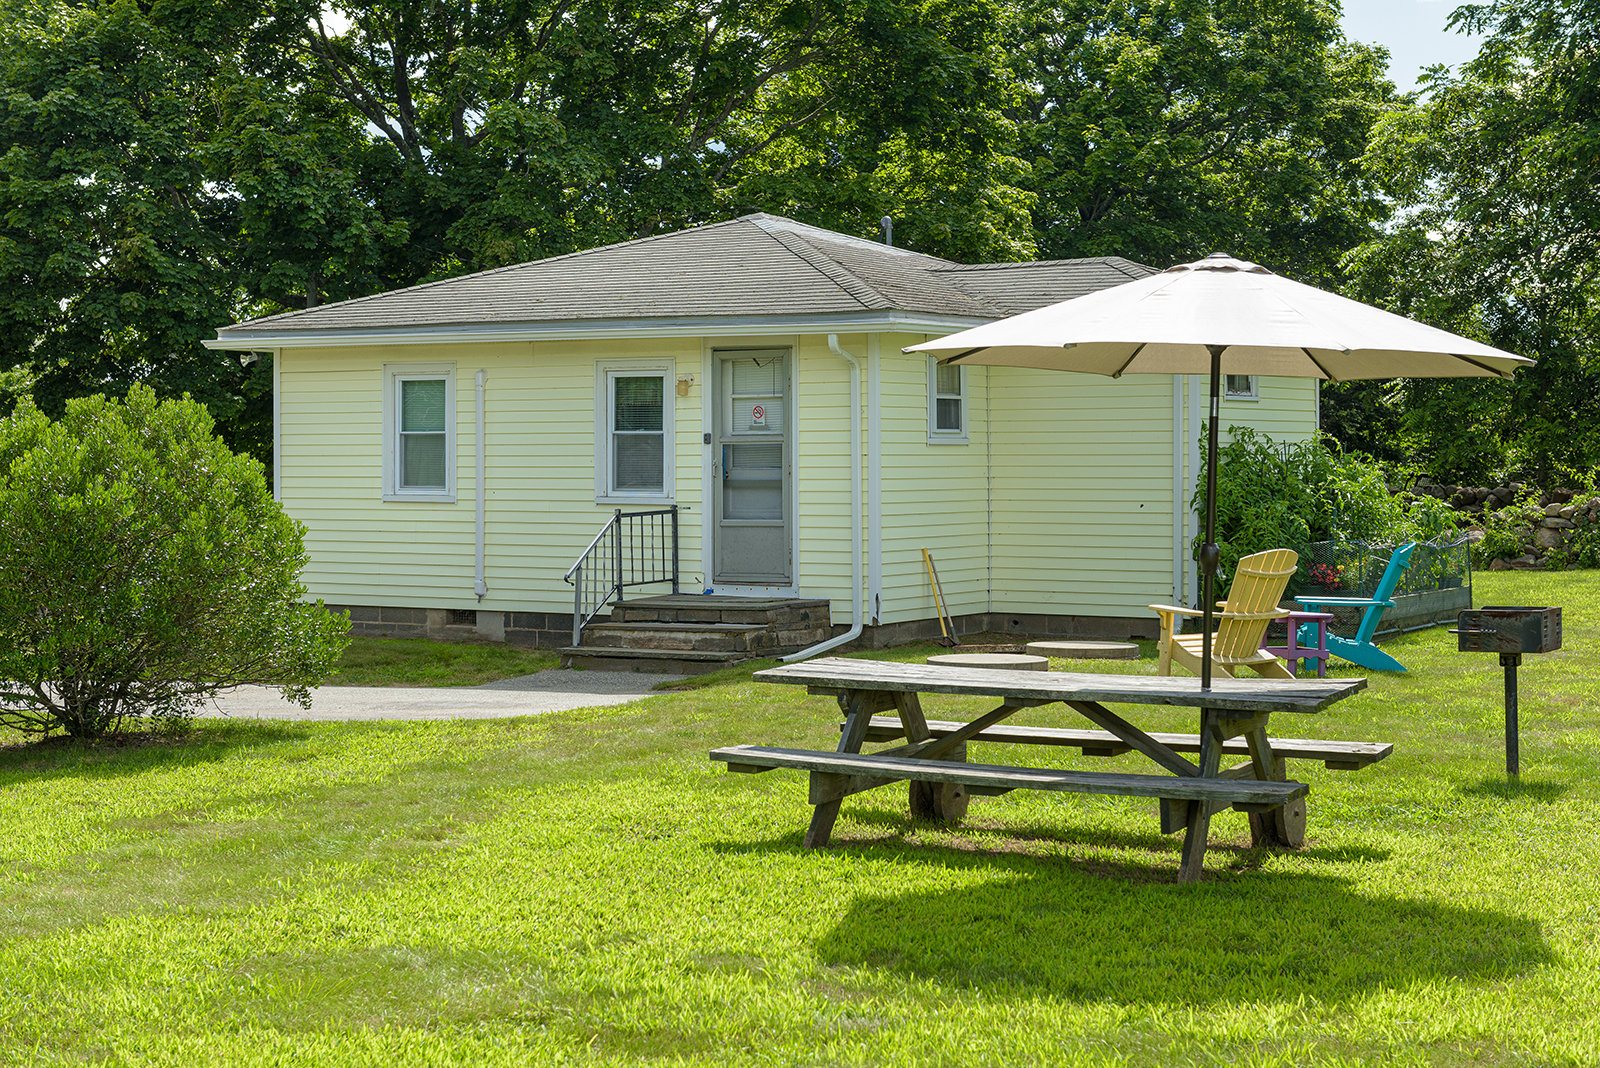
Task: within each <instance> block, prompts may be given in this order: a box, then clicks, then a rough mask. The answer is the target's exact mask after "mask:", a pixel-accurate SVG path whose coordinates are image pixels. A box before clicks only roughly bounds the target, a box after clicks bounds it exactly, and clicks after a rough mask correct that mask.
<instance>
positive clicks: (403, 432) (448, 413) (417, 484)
mask: <svg viewBox="0 0 1600 1068" xmlns="http://www.w3.org/2000/svg"><path fill="white" fill-rule="evenodd" d="M383 377H384V390H383V439H384V441H383V499H384V500H386V501H435V502H451V501H454V500H455V499H456V464H455V455H456V420H455V410H456V368H455V364H453V363H436V364H405V363H386V364H384V365H383Z"/></svg>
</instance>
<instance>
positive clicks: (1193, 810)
mask: <svg viewBox="0 0 1600 1068" xmlns="http://www.w3.org/2000/svg"><path fill="white" fill-rule="evenodd" d="M755 678H757V679H760V680H761V681H763V682H773V683H781V684H786V685H791V686H805V687H806V688H807V689H808V690H809V691H810V692H811V693H814V694H827V695H830V696H833V697H836V698H837V699H838V704H839V708H840V710H841V711H842V712H843V713H844V717H845V722H844V725H843V730H842V733H841V736H840V740H839V747H838V749H837V750H835V751H834V752H833V753H823V752H812V751H809V750H780V749H770V748H768V747H762V746H732V747H727V748H724V749H719V750H715V751H713V752H712V754H711V756H712V758H713V759H715V760H722V761H725V762H726V763H727V764H728V767H729V770H731V771H745V772H760V771H766V770H769V769H771V768H773V767H792V768H796V769H799V770H806V769H809V770H810V775H811V802H812V805H813V807H814V812H813V814H812V821H811V826H810V829H809V830H808V831H807V833H806V845H807V846H812V847H816V846H821V845H825V844H826V843H827V841H828V836H829V834H830V833H831V831H832V828H833V822H834V818H835V817H836V816H837V814H838V811H839V803H840V801H841V800H843V798H845V797H847V796H849V795H850V794H854V793H860V792H862V791H864V790H870V789H874V788H876V787H879V786H882V785H885V784H887V783H889V782H895V781H909V782H910V783H911V808H912V812H913V814H917V815H933V816H935V817H937V818H941V819H959V818H960V816H961V814H962V813H964V812H965V811H966V804H967V802H966V798H967V793H968V792H973V793H1003V792H1005V791H1006V790H1009V789H1052V790H1067V791H1075V792H1087V793H1107V794H1122V795H1128V796H1151V797H1157V798H1160V799H1161V815H1162V830H1163V831H1167V832H1171V831H1177V830H1183V831H1184V832H1185V835H1184V844H1183V849H1182V858H1181V861H1180V865H1179V880H1180V881H1183V882H1189V881H1193V880H1194V879H1197V878H1199V875H1200V869H1201V861H1202V858H1203V857H1204V854H1205V843H1206V837H1207V833H1208V830H1209V826H1210V819H1211V815H1212V814H1213V813H1214V812H1217V811H1220V810H1221V809H1223V808H1228V807H1233V808H1236V809H1242V810H1244V811H1246V812H1250V813H1252V817H1251V818H1252V824H1251V829H1252V835H1253V836H1257V835H1259V836H1260V837H1259V838H1258V840H1260V841H1263V842H1267V843H1272V844H1285V845H1291V846H1292V845H1297V844H1298V843H1299V836H1301V835H1303V833H1304V819H1305V809H1304V801H1303V799H1304V796H1305V793H1306V790H1307V787H1306V786H1305V785H1304V784H1302V783H1297V782H1292V781H1289V780H1288V779H1287V777H1286V775H1285V771H1284V759H1283V757H1282V756H1281V755H1275V754H1274V752H1273V749H1272V740H1271V739H1270V738H1269V737H1268V735H1267V722H1268V720H1269V718H1270V716H1271V714H1272V713H1274V712H1296V713H1311V712H1320V711H1322V710H1323V709H1325V708H1327V707H1328V706H1329V705H1331V704H1333V703H1334V702H1336V701H1341V700H1343V699H1344V698H1346V697H1350V696H1352V695H1354V694H1356V693H1359V692H1361V691H1362V690H1364V689H1366V686H1367V681H1366V680H1365V679H1294V680H1278V679H1250V680H1245V679H1234V678H1230V677H1228V676H1223V677H1222V678H1217V679H1213V680H1212V685H1211V688H1210V689H1209V690H1202V689H1201V688H1200V680H1199V679H1196V678H1178V677H1171V676H1150V675H1106V674H1092V673H1086V672H1038V671H997V670H988V669H977V668H966V667H944V666H940V665H928V664H903V663H893V662H889V661H881V660H856V659H849V658H844V657H828V658H824V659H819V660H811V661H807V662H805V663H801V664H791V665H785V666H783V667H776V668H768V669H767V670H765V671H758V672H756V673H755ZM918 694H950V695H956V696H971V697H990V698H996V699H998V700H999V701H1000V706H999V707H998V708H995V709H994V710H992V711H991V712H988V713H986V714H985V715H982V716H980V717H978V718H977V719H975V720H972V721H971V722H969V723H965V724H955V723H948V724H944V723H941V724H939V727H940V732H939V734H938V735H937V736H935V734H934V732H933V731H932V730H931V729H930V727H929V723H928V720H927V718H926V717H925V716H924V714H923V710H922V705H921V701H920V699H919V698H918V696H917V695H918ZM1057 701H1060V702H1062V703H1064V704H1066V705H1067V707H1069V708H1071V709H1073V710H1074V711H1076V712H1078V713H1079V714H1081V715H1082V716H1084V717H1085V718H1087V719H1089V720H1090V721H1091V722H1093V723H1094V724H1095V725H1096V726H1098V727H1100V728H1101V729H1102V731H1103V732H1105V738H1106V739H1107V740H1108V741H1109V742H1112V743H1115V744H1116V746H1120V747H1121V748H1120V749H1117V750H1116V751H1118V752H1121V751H1126V750H1128V749H1134V750H1137V751H1139V752H1140V753H1142V754H1143V755H1145V756H1147V757H1149V758H1150V759H1151V760H1153V761H1154V762H1155V763H1156V764H1157V765H1159V766H1160V767H1161V768H1162V769H1163V770H1164V771H1165V772H1166V773H1167V774H1166V775H1158V776H1149V775H1127V774H1113V773H1104V772H1062V771H1059V770H1051V769H1029V768H1009V769H1008V768H1004V767H1000V766H989V765H966V764H964V761H965V759H966V755H965V751H966V744H965V743H966V741H967V740H968V739H978V738H980V737H981V738H982V740H984V741H989V742H992V741H997V740H1013V739H1011V738H1008V737H1007V736H1006V735H1004V734H1003V733H1000V734H996V733H989V734H985V732H986V731H989V730H990V728H993V727H994V726H995V725H996V724H998V723H1000V721H1002V720H1004V719H1006V718H1009V717H1010V716H1012V715H1013V714H1015V713H1017V712H1019V711H1021V710H1022V709H1024V708H1030V707H1037V706H1040V705H1046V704H1052V703H1055V702H1057ZM1106 703H1110V704H1125V705H1157V706H1168V707H1181V708H1192V709H1198V710H1199V713H1200V718H1201V724H1200V727H1201V731H1200V734H1199V735H1198V736H1195V737H1190V738H1187V741H1185V736H1178V735H1161V736H1156V735H1151V734H1148V733H1146V732H1145V731H1143V730H1141V729H1140V728H1139V727H1136V726H1135V725H1134V724H1132V723H1130V722H1128V721H1127V720H1126V719H1124V718H1122V717H1121V716H1120V715H1118V714H1117V713H1115V712H1113V711H1111V710H1110V709H1109V708H1106V707H1105V705H1106ZM886 711H892V712H893V713H894V714H895V715H896V716H897V717H898V720H899V724H900V727H899V729H898V730H895V731H892V732H891V733H893V734H895V735H897V736H903V737H905V738H906V739H908V741H909V744H907V745H902V746H899V747H896V748H893V749H888V750H883V751H880V752H879V753H877V754H876V755H868V754H863V753H862V752H861V746H862V743H863V742H864V741H866V740H867V737H868V734H869V731H871V729H872V726H873V722H874V721H873V713H875V712H886ZM879 729H880V731H881V730H882V729H883V728H881V727H880V728H879ZM1241 736H1242V737H1243V738H1244V739H1245V740H1246V742H1247V743H1248V745H1247V749H1248V753H1249V756H1250V760H1249V762H1248V763H1246V764H1241V765H1239V766H1238V767H1234V768H1228V769H1223V768H1222V767H1221V766H1220V760H1221V756H1222V754H1223V751H1224V748H1225V747H1226V748H1229V749H1230V750H1231V751H1233V752H1237V751H1238V748H1239V747H1238V746H1237V745H1233V746H1228V742H1229V739H1232V738H1238V737H1241ZM1014 740H1017V741H1023V742H1033V741H1037V739H1032V738H1031V737H1030V736H1028V735H1027V734H1025V733H1024V734H1019V735H1018V736H1017V737H1016V738H1015V739H1014ZM1049 740H1050V741H1054V740H1055V739H1049ZM1188 742H1192V743H1193V745H1192V747H1191V746H1187V743H1188ZM1098 744H1100V745H1102V746H1104V745H1105V744H1106V743H1105V742H1100V743H1098ZM1311 744H1312V743H1309V742H1306V743H1303V744H1302V748H1304V746H1305V745H1311ZM1340 744H1345V745H1347V744H1348V743H1316V745H1318V746H1322V747H1328V746H1337V745H1340ZM1185 747H1188V748H1189V751H1191V752H1192V751H1194V750H1196V749H1198V752H1199V761H1198V762H1193V761H1190V760H1189V759H1187V758H1186V757H1184V756H1182V755H1181V754H1180V753H1179V752H1178V749H1180V748H1185ZM1086 752H1087V750H1086ZM1319 754H1320V750H1319ZM1320 755H1321V756H1324V757H1325V756H1326V755H1327V754H1320ZM1340 755H1341V754H1340V753H1334V756H1335V757H1339V756H1340ZM1384 755H1387V749H1385V750H1384ZM1374 759H1377V758H1376V757H1374ZM951 762H956V763H955V764H954V765H952V763H951ZM1330 766H1331V765H1330ZM1363 766H1364V765H1363ZM1246 780H1248V781H1246ZM1230 782H1231V783H1232V784H1233V785H1231V786H1230V785H1229V783H1230ZM919 791H920V792H919ZM1207 798H1209V799H1210V800H1207ZM1296 806H1298V808H1297V807H1296ZM1297 821H1298V822H1297ZM1274 828H1276V829H1275V830H1274Z"/></svg>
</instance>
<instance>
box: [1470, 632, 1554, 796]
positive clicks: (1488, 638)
mask: <svg viewBox="0 0 1600 1068" xmlns="http://www.w3.org/2000/svg"><path fill="white" fill-rule="evenodd" d="M1450 633H1451V634H1454V635H1456V648H1457V649H1458V650H1459V651H1461V652H1463V653H1499V654H1500V666H1501V667H1502V668H1504V669H1505V673H1506V774H1507V775H1510V776H1513V777H1515V776H1516V775H1517V774H1518V773H1519V754H1518V751H1517V750H1518V746H1517V668H1518V667H1520V666H1521V665H1522V654H1524V653H1553V652H1555V651H1556V650H1557V649H1559V648H1561V609H1560V608H1523V607H1511V606H1508V605H1486V606H1484V607H1483V608H1469V609H1468V610H1466V611H1465V612H1462V613H1461V615H1459V616H1457V617H1456V629H1455V630H1452V631H1451V632H1450Z"/></svg>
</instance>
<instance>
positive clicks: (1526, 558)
mask: <svg viewBox="0 0 1600 1068" xmlns="http://www.w3.org/2000/svg"><path fill="white" fill-rule="evenodd" d="M1390 492H1392V493H1398V494H1400V495H1402V496H1405V495H1410V496H1412V497H1420V496H1426V497H1435V498H1437V499H1439V500H1442V501H1445V502H1446V503H1448V504H1449V505H1450V506H1451V507H1453V508H1455V509H1456V511H1458V512H1461V513H1462V514H1463V518H1464V519H1465V521H1466V522H1467V523H1469V524H1471V525H1474V526H1476V525H1479V524H1481V522H1482V520H1481V518H1479V517H1481V516H1482V515H1483V514H1484V513H1486V512H1496V511H1499V510H1500V509H1502V508H1505V507H1507V506H1508V505H1511V504H1514V503H1516V501H1517V500H1518V499H1519V498H1524V497H1527V498H1530V499H1532V500H1536V501H1537V507H1538V508H1539V509H1540V510H1542V511H1543V512H1544V515H1543V516H1542V517H1540V518H1539V519H1538V520H1537V521H1536V522H1535V523H1534V524H1533V526H1532V528H1531V529H1530V530H1529V531H1528V536H1527V538H1526V539H1525V542H1524V544H1523V545H1522V546H1521V552H1520V554H1518V555H1514V556H1501V557H1498V558H1496V559H1493V560H1491V561H1489V565H1488V567H1489V570H1491V571H1506V570H1516V571H1543V570H1546V569H1547V568H1549V567H1550V566H1551V563H1552V561H1551V559H1550V555H1551V553H1552V552H1558V551H1559V552H1565V551H1568V544H1567V543H1568V538H1569V535H1570V533H1571V532H1572V531H1573V530H1576V529H1577V528H1579V527H1581V526H1587V525H1589V524H1591V523H1600V497H1590V498H1588V499H1578V497H1579V495H1578V493H1577V491H1575V490H1570V489H1560V488H1557V489H1548V490H1542V491H1540V490H1536V489H1530V487H1528V486H1526V485H1524V484H1523V483H1521V482H1513V483H1511V484H1509V485H1505V486H1447V485H1443V484H1441V483H1437V482H1430V481H1428V480H1427V479H1422V480H1419V481H1418V482H1417V484H1416V485H1415V486H1413V487H1411V488H1410V489H1409V490H1406V489H1403V488H1397V487H1393V486H1391V487H1390ZM1534 493H1537V494H1538V496H1537V497H1533V496H1532V494H1534ZM1469 536H1470V537H1473V538H1478V537H1481V535H1479V534H1477V533H1476V532H1473V533H1471V534H1469ZM1557 559H1558V561H1559V557H1558V558H1557Z"/></svg>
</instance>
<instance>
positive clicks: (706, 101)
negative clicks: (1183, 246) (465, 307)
mask: <svg viewBox="0 0 1600 1068" xmlns="http://www.w3.org/2000/svg"><path fill="white" fill-rule="evenodd" d="M343 14H344V15H346V16H347V17H348V20H349V22H348V26H346V27H341V28H340V29H339V30H338V31H337V32H336V31H335V30H334V29H332V28H330V25H329V22H328V20H326V19H324V18H322V17H321V16H320V15H316V14H313V17H312V19H311V20H310V23H309V25H310V29H308V30H307V31H305V33H304V34H303V35H302V36H301V39H300V42H299V44H298V45H297V48H298V49H299V51H300V53H301V54H302V55H303V57H304V62H305V70H306V75H305V76H306V85H307V89H308V91H309V92H311V93H314V94H317V95H319V96H321V97H324V98H326V99H327V100H329V101H336V102H338V103H340V104H342V105H343V106H344V107H346V108H348V109H350V110H351V111H352V112H354V113H355V114H358V115H359V116H360V117H361V118H362V120H363V121H365V122H366V123H367V124H369V128H370V129H371V130H373V131H376V138H377V139H378V140H379V141H380V142H381V143H382V144H383V145H384V146H385V147H386V148H387V149H388V150H389V151H390V152H391V153H392V159H391V166H392V168H393V171H394V177H393V179H392V180H390V181H388V182H386V183H385V186H384V193H383V196H384V201H383V202H384V204H385V210H386V211H389V212H390V213H391V214H393V215H395V216H397V217H403V218H405V219H406V220H407V221H408V223H409V226H410V237H409V240H408V242H407V244H406V246H405V249H404V253H403V254H404V256H405V257H407V258H408V259H407V262H405V263H400V262H396V263H395V264H393V266H392V269H391V276H392V277H393V278H394V279H395V280H396V281H402V280H403V281H411V280H417V279H422V278H431V277H440V276H444V275H448V274H454V273H460V272H462V271H467V270H480V269H484V268H489V267H498V266H501V265H503V264H507V263H516V262H519V261H522V260H528V259H534V258H537V257H540V256H548V255H554V254H558V253H564V252H570V251H573V250H576V249H582V248H588V247H592V246H594V245H600V244H606V243H609V242H613V241H623V240H628V239H630V238H637V237H646V236H649V235H650V234H653V233H658V232H661V231H665V230H676V229H682V228H683V227H686V226H691V225H695V224H698V223H702V222H707V221H714V220H719V219H724V218H727V217H729V216H731V215H734V214H738V213H740V212H743V211H750V210H768V211H778V212H785V213H791V214H794V215H797V216H799V217H801V218H802V219H805V220H806V221H810V222H815V223H819V224H822V225H843V226H845V228H847V229H850V230H854V231H856V232H858V233H873V232H875V231H876V229H877V225H878V218H879V216H880V215H883V214H890V215H895V216H897V217H899V218H900V219H901V220H902V221H903V223H904V224H905V225H903V226H902V227H900V228H899V229H898V230H897V235H898V236H900V237H901V239H902V242H903V243H909V244H911V245H912V246H914V247H918V248H922V249H923V250H925V251H930V252H937V253H941V254H945V255H953V254H968V255H979V256H993V257H998V256H1001V255H1007V254H1011V255H1015V254H1016V253H1018V252H1025V251H1027V250H1028V249H1029V248H1031V244H1030V242H1029V241H1028V219H1027V216H1026V213H1025V211H1024V210H1019V208H1018V198H1019V196H1020V191H1018V190H1016V189H1015V188H1014V184H1013V183H1014V180H1015V178H1016V177H1017V176H1018V171H1019V168H1020V164H1019V163H1018V161H1017V160H1016V159H1015V158H1014V156H1012V155H1011V154H1010V153H1009V151H1008V150H1009V147H1010V142H1011V141H1012V140H1013V133H1012V131H1011V129H1010V125H1009V123H1008V122H1007V121H1006V119H1005V118H1004V117H1003V116H1002V115H1001V114H1000V109H1001V106H1002V105H1003V103H1004V102H1005V101H1006V99H1007V98H1008V96H1009V93H1010V83H1009V78H1008V75H1007V73H1006V71H1005V69H1004V62H1003V55H1002V54H1001V52H1000V46H1001V45H1002V43H1003V41H1002V38H1001V34H1000V30H1001V27H1002V19H1003V8H1002V7H1001V5H1000V4H999V3H998V2H997V0H699V2H688V0H491V2H488V3H483V2H474V3H467V2H463V0H450V2H445V3H438V2H435V0H379V2H376V3H372V4H362V5H359V6H358V5H350V6H349V7H348V8H344V9H343Z"/></svg>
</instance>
